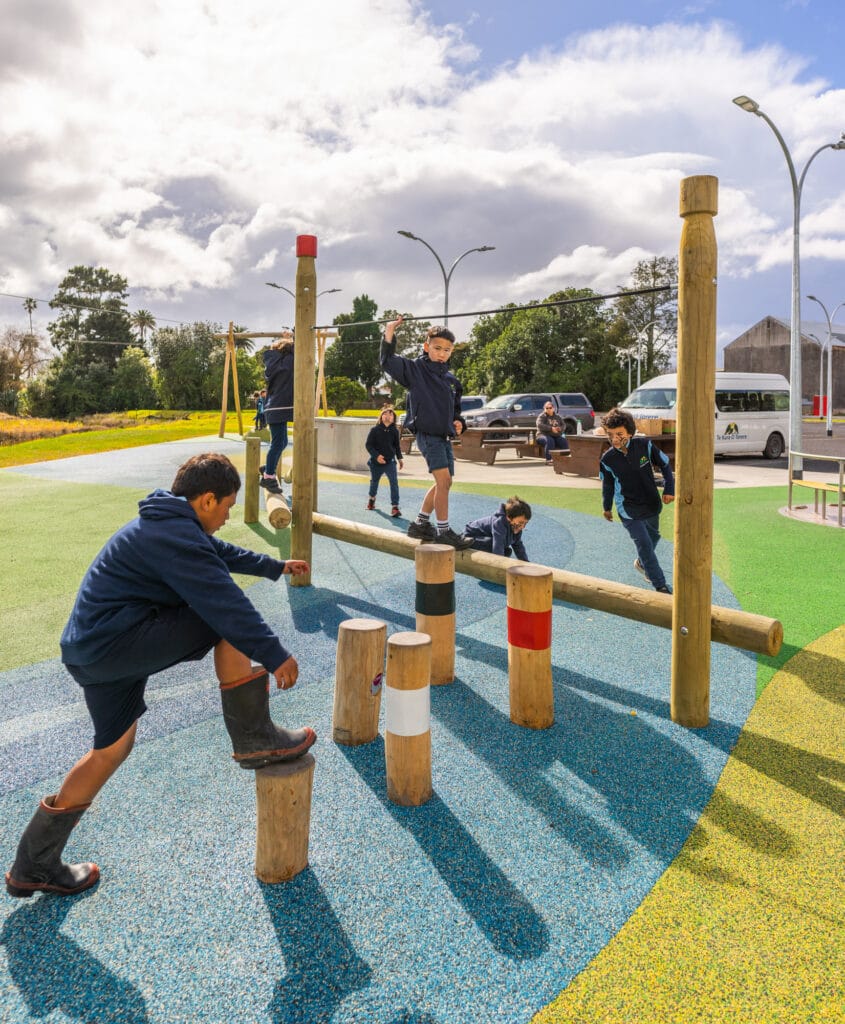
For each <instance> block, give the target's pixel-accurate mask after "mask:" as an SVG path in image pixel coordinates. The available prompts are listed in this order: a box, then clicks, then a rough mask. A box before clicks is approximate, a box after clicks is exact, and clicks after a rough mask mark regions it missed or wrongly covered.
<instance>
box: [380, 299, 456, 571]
mask: <svg viewBox="0 0 845 1024" xmlns="http://www.w3.org/2000/svg"><path fill="white" fill-rule="evenodd" d="M402 319H403V318H402V317H401V316H400V317H397V319H396V320H391V321H390V323H389V324H387V325H386V326H385V329H384V337H383V338H382V342H381V351H380V353H379V362H380V363H381V365H382V367H383V368H384V370H385V372H386V373H388V374H389V375H390V376H391V377H392V378H393V379H394V380H396V381H398V382H399V383H400V384H402V385H403V386H404V387H406V388H407V389H408V392H409V404H408V409H409V413H408V418H409V420H410V418H411V416H413V422H408V421H406V426H407V427H408V428H409V429H410V430H412V431H414V432H415V433H416V435H417V447H418V448H419V450H420V452H421V454H422V456H423V457H424V458H425V461H426V465H427V467H428V471H429V472H430V473H431V475H432V476H433V477H434V483H433V484H432V486H431V487H429V489H428V490H427V491H426V493H425V497H424V498H423V500H422V506H421V507H420V511H419V514H418V515H417V518H416V521H415V522H413V523H411V525H410V526H409V527H408V536H409V537H414V538H416V539H417V540H421V541H436V542H437V543H438V544H451V545H452V547H453V548H457V550H458V551H463V550H464V549H466V548H471V547H472V538H471V537H465V536H463V535H462V534H458V533H455V531H454V530H452V529H451V528H450V526H449V488H450V487H451V486H452V477H453V476H454V473H455V457H454V455H453V454H452V438H453V437H455V436H456V435H457V434H460V433H461V431H463V429H464V428H465V427H466V423H465V422H464V418H463V416H461V385H460V383H459V381H458V378H457V377H456V376H455V375H454V374H453V373H452V372H451V371H450V370H449V369H448V366H447V363H448V362H449V358H450V356H451V355H452V350H453V349H454V347H455V335H454V334H452V332H451V331H450V330H449V329H448V328H446V327H432V328H430V329H429V332H428V336H427V338H426V340H425V342H424V343H423V354H422V355H421V356H420V357H419V359H405V358H404V357H403V356H399V355H397V354H396V342H395V340H394V335H395V333H396V328H397V327H399V325H400V324H401V323H402ZM411 410H413V412H411ZM432 512H434V515H435V521H436V526H432V524H431V522H430V520H431V513H432Z"/></svg>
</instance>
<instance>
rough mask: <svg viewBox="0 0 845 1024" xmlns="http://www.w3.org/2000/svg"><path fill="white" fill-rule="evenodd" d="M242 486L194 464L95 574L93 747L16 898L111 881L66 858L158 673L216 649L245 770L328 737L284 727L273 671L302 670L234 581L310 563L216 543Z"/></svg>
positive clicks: (216, 469) (27, 848) (31, 833)
mask: <svg viewBox="0 0 845 1024" xmlns="http://www.w3.org/2000/svg"><path fill="white" fill-rule="evenodd" d="M240 483H241V481H240V477H239V476H238V471H237V470H236V469H235V467H234V466H233V465H232V463H231V462H230V461H229V460H228V459H227V458H226V456H225V455H216V454H205V455H195V456H193V458H191V459H188V461H187V462H186V463H184V465H182V466H181V467H180V468H179V470H178V471H177V473H176V478H175V479H174V481H173V484H172V486H171V488H170V490H169V491H164V490H156V491H153V493H152V494H150V495H149V496H148V497H146V498H145V499H144V500H143V501H141V502H140V503H139V508H140V515H139V516H138V517H137V518H136V519H133V520H132V522H130V523H128V524H127V525H126V526H124V527H123V528H122V529H120V530H118V532H117V533H116V534H114V536H113V537H112V538H111V540H109V541H108V542H107V543H106V545H105V547H104V548H103V549H102V551H101V552H100V553H99V554H98V555H97V557H96V558H95V559H94V561H93V563H92V564H91V567H90V568H89V570H88V572H87V573H86V574H85V578H84V579H83V580H82V585H81V586H80V588H79V593H78V594H77V596H76V603H75V604H74V607H73V611H72V612H71V616H70V619H69V620H68V623H67V625H66V626H65V629H64V633H62V640H61V649H62V661H63V662H64V663H65V666H66V667H67V670H68V672H70V674H71V675H72V676H73V678H74V679H75V680H76V681H77V683H79V685H80V686H81V687H82V694H83V697H84V699H85V703H86V704H87V705H88V712H89V714H90V715H91V719H92V722H93V725H94V742H93V747H92V749H91V750H90V751H89V752H88V753H87V754H85V755H84V756H83V757H82V758H80V760H79V761H77V763H76V764H75V765H74V766H73V768H71V770H70V771H69V772H68V774H67V776H66V777H65V780H64V782H63V783H62V786H61V788H60V789H59V791H58V793H56V794H54V795H53V796H47V797H45V798H44V799H43V800H42V801H41V804H40V806H39V808H38V810H37V811H36V812H35V816H34V817H33V818H32V820H31V821H30V823H29V825H28V826H27V827H26V830H25V831H24V833H23V836H22V838H21V841H20V844H19V846H18V851H17V856H16V858H15V863H14V864H13V865H12V868H11V870H10V871H8V872H7V874H6V889H7V890H8V892H9V894H10V895H11V896H31V895H32V894H33V893H34V892H38V891H39V890H40V891H43V892H55V893H59V894H60V895H63V896H70V895H73V894H74V893H77V892H82V890H83V889H88V888H90V887H91V886H92V885H94V884H95V883H96V882H97V880H98V879H99V877H100V870H99V868H98V867H97V865H96V864H90V863H84V864H64V863H62V860H61V854H62V850H63V849H64V847H65V843H66V842H67V840H68V837H69V835H70V832H71V829H72V828H73V827H74V825H76V823H77V822H78V821H79V819H80V818H81V817H82V815H83V813H84V812H85V811H86V810H88V808H89V807H90V805H91V802H92V801H93V799H94V797H95V796H96V795H97V793H99V791H100V790H101V789H102V788H103V786H104V785H105V784H106V782H108V780H109V779H110V778H111V776H112V775H113V774H114V773H115V772H116V771H117V769H118V768H119V767H120V765H121V764H122V763H123V761H125V760H126V758H127V757H128V756H129V752H130V751H131V750H132V746H133V744H134V742H135V730H136V729H137V725H138V719H139V718H140V717H141V715H143V714H144V712H145V711H146V710H147V705H146V704H145V702H144V689H145V687H146V685H147V677H148V676H150V675H152V674H153V673H154V672H161V671H163V670H164V669H167V668H170V667H171V666H172V665H176V664H178V663H180V662H183V661H198V660H199V659H201V658H204V657H205V655H206V654H207V653H208V652H209V651H210V650H212V649H213V650H214V668H215V671H216V674H217V678H218V680H219V682H220V696H221V700H222V702H223V719H224V721H225V724H226V729H227V730H228V733H229V737H230V739H231V741H232V748H233V750H234V758H235V760H236V761H237V762H238V764H239V765H240V766H241V767H242V768H263V767H265V766H266V765H269V764H274V763H276V762H280V761H290V760H293V759H295V758H298V757H301V756H302V755H303V754H304V753H305V752H306V751H307V750H308V748H309V747H310V746H311V745H312V744H313V743H314V741H315V740H316V738H317V737H316V735H315V733H314V731H313V730H312V729H309V728H304V729H295V730H293V731H289V730H287V729H281V728H279V727H278V726H277V725H275V724H274V723H273V721H272V720H271V718H270V708H269V689H270V684H269V678H268V676H269V675H272V676H274V677H275V680H276V684H277V686H278V687H279V688H280V689H283V690H287V689H289V688H290V687H291V686H293V685H294V683H295V682H296V679H297V676H298V674H299V668H298V666H297V663H296V659H295V658H294V657H293V655H292V654H291V653H290V651H288V650H286V649H285V648H284V647H283V646H282V644H281V643H280V642H279V639H278V637H277V636H276V635H275V634H274V633H273V631H272V630H271V629H270V627H269V626H268V625H267V623H266V622H265V621H264V619H263V618H262V617H261V616H260V615H259V613H258V612H257V611H256V609H255V608H254V607H253V605H252V602H251V601H250V600H249V598H248V597H247V596H246V594H245V593H244V592H243V590H241V588H240V587H239V586H238V585H237V584H236V583H235V581H234V580H233V579H232V577H231V575H230V573H232V572H238V573H245V574H247V575H250V576H261V577H264V578H265V579H269V580H277V579H278V578H279V577H280V576H281V575H282V574H283V573H286V574H293V575H298V574H300V573H304V572H308V563H307V562H303V561H300V560H294V561H287V562H280V561H278V560H277V559H275V558H271V557H270V556H269V555H259V554H256V553H255V552H253V551H247V550H246V549H244V548H240V547H235V545H233V544H227V543H226V542H225V541H222V540H217V539H216V538H215V537H214V536H213V535H214V534H215V533H216V532H217V530H219V529H220V527H221V526H223V524H224V523H225V522H226V520H227V519H228V518H229V510H230V509H231V507H232V506H233V505H234V503H235V497H236V495H237V492H238V488H239V487H240ZM252 659H255V661H257V662H259V663H260V664H259V665H258V666H255V665H253V664H252Z"/></svg>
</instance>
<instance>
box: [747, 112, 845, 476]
mask: <svg viewBox="0 0 845 1024" xmlns="http://www.w3.org/2000/svg"><path fill="white" fill-rule="evenodd" d="M733 102H734V103H735V104H736V105H737V106H738V107H739V108H740V109H742V110H745V111H746V112H747V113H749V114H754V115H756V116H757V117H762V118H763V120H764V121H765V122H766V124H767V125H768V126H769V127H770V128H771V129H772V131H773V132H774V134H775V138H776V139H777V140H778V142H779V143H780V148H781V149H782V150H783V155H784V156H785V157H786V164H787V167H788V168H789V179H790V181H791V183H792V311H791V317H792V320H791V323H790V327H789V447H790V448H791V449H792V450H793V451H801V414H802V412H803V388H802V386H801V266H800V256H799V249H800V242H799V234H800V225H801V192H802V190H803V188H804V179H805V178H806V176H807V171H808V170H809V169H810V164H811V163H812V162H813V161H814V160H815V159H816V157H817V156H818V155H819V153H821V152H822V150H824V149H845V132H842V134H841V136H840V139H839V141H838V142H826V143H825V144H824V145H823V146H819V148H818V149H817V150H816V151H815V153H813V154H812V156H811V157H810V159H809V160H808V161H807V163H806V164H805V165H804V170H803V171H802V172H801V177H800V178H799V177H798V176H797V175H796V173H795V164H794V163H793V161H792V155H791V153H790V152H789V148H788V146H787V145H786V142H785V141H784V138H783V136H782V135H781V133H780V132H779V131H778V128H777V125H776V124H775V123H774V121H773V120H772V119H771V118H770V117H769V115H768V114H766V113H765V112H764V111H762V110H761V109H760V105H759V103H757V102H756V101H755V100H752V99H751V97H750V96H736V97H735V98H734V101H733ZM792 465H793V471H792V475H793V476H794V477H795V479H796V480H800V479H802V478H803V476H804V460H803V459H801V458H796V459H795V460H794V461H793V464H792Z"/></svg>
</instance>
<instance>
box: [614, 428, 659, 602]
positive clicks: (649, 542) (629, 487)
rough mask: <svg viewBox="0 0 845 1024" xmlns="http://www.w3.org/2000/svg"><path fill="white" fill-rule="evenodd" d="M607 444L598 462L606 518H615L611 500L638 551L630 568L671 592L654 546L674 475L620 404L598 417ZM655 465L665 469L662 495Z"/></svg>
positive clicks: (657, 589)
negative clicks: (600, 418)
mask: <svg viewBox="0 0 845 1024" xmlns="http://www.w3.org/2000/svg"><path fill="white" fill-rule="evenodd" d="M602 426H603V427H604V432H605V433H606V434H607V439H608V441H610V444H611V447H610V448H608V449H607V451H606V452H605V453H604V455H602V457H601V461H600V462H599V476H600V477H601V483H602V509H603V512H604V518H605V519H606V520H607V521H608V522H612V521H613V506H614V505H615V506H616V511H617V512H618V513H619V519H620V520H621V522H622V525H623V526H624V527H625V529H626V530H627V531H628V533H629V534H630V536H631V540H632V541H633V542H634V547H636V549H637V557H636V559H635V560H634V568H635V569H636V570H637V572H638V573H641V574H642V575H643V576H645V578H646V579H647V580H648V581H649V583H651V585H652V586H653V587H654V589H655V590H656V591H658V592H659V593H661V594H671V593H672V588H671V587H670V586H669V584H668V583H667V582H666V577H665V575H664V574H663V569H662V568H661V567H660V563H659V562H658V561H657V555H656V554H655V550H654V549H655V548H656V547H657V542H658V541H659V540H660V510H661V508H662V506H663V505H669V504H670V503H671V502H673V501H674V500H675V477H674V475H673V473H672V469H671V467H670V465H669V456H668V455H666V454H665V453H664V452H662V451H661V450H660V449H659V448H658V447H657V446H656V445H654V444H653V443H652V442H651V441H650V440H649V439H648V438H647V437H634V434H635V432H636V429H637V427H636V424H635V423H634V417H633V416H632V415H631V414H630V413H629V412H625V410H624V409H611V410H610V412H609V413H608V414H607V415H606V416H605V417H604V419H603V420H602ZM654 469H657V470H659V472H660V473H661V474H662V475H663V496H662V498H661V496H660V491H658V489H657V482H656V481H655V479H654V471H653V470H654Z"/></svg>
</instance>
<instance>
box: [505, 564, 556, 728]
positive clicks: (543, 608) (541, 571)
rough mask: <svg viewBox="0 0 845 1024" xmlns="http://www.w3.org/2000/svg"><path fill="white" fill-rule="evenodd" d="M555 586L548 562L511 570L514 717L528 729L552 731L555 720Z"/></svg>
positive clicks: (510, 659)
mask: <svg viewBox="0 0 845 1024" xmlns="http://www.w3.org/2000/svg"><path fill="white" fill-rule="evenodd" d="M552 586H553V577H552V571H551V569H548V568H546V567H545V566H542V565H531V564H526V563H520V564H519V565H512V566H509V568H508V570H507V593H508V684H509V689H510V717H511V721H512V722H513V723H514V724H515V725H524V726H526V727H527V728H529V729H548V727H549V726H550V725H551V724H552V723H553V722H554V720H555V714H554V694H553V691H552V649H551V644H552Z"/></svg>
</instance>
